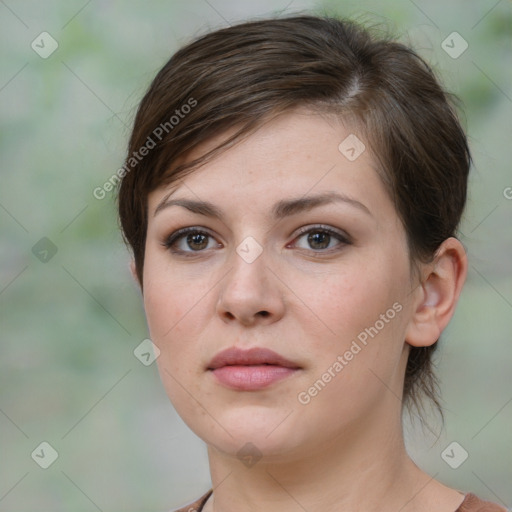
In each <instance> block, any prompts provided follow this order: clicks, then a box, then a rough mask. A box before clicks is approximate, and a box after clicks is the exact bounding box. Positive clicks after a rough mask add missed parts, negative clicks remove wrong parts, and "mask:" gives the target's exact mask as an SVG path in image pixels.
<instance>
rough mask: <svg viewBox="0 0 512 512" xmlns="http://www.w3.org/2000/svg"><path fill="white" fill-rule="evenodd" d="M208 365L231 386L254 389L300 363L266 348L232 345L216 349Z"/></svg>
mask: <svg viewBox="0 0 512 512" xmlns="http://www.w3.org/2000/svg"><path fill="white" fill-rule="evenodd" d="M207 369H208V370H209V371H211V372H212V373H213V374H214V375H215V377H216V378H217V379H218V380H219V381H220V382H221V383H222V384H224V385H226V386H228V387H230V388H234V389H238V390H241V391H254V390H258V389H262V388H265V387H267V386H270V385H271V384H273V383H274V382H277V381H279V380H282V379H284V378H286V377H289V376H290V375H292V374H293V373H295V372H296V371H297V370H299V369H300V366H298V365H297V364H295V363H293V362H292V361H290V360H288V359H286V358H285V357H283V356H281V355H279V354H277V353H276V352H274V351H272V350H269V349H265V348H257V347H256V348H252V349H249V350H241V349H239V348H236V347H231V348H228V349H226V350H223V351H222V352H219V353H218V354H217V355H216V356H215V357H214V358H213V359H212V360H211V361H210V363H209V364H208V368H207Z"/></svg>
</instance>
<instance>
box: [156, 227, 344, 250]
mask: <svg viewBox="0 0 512 512" xmlns="http://www.w3.org/2000/svg"><path fill="white" fill-rule="evenodd" d="M192 233H193V234H199V235H205V236H207V237H211V238H214V236H213V235H211V234H210V233H209V232H208V231H205V230H204V229H200V228H198V227H193V226H192V227H188V228H182V229H178V230H177V231H175V232H174V233H171V234H170V235H169V236H168V237H167V238H166V239H165V240H164V241H163V242H162V245H163V246H164V247H165V248H166V249H168V250H169V251H170V252H171V253H173V254H177V255H182V256H184V257H194V256H197V255H199V254H200V253H202V252H205V249H203V250H199V251H192V250H190V251H182V250H181V249H175V246H176V244H177V243H178V242H179V241H180V240H181V239H182V238H183V237H185V236H186V235H188V234H192ZM308 233H325V234H327V235H329V236H331V237H334V238H335V239H337V240H338V242H339V244H337V245H336V246H335V247H331V248H330V249H320V250H315V249H306V250H309V251H312V252H313V253H314V254H318V255H320V254H322V253H323V254H325V253H328V254H329V253H331V252H333V251H335V250H339V246H340V245H341V246H345V245H351V244H352V240H351V238H350V237H349V235H347V234H346V233H343V232H340V231H337V230H334V229H332V228H330V227H328V226H324V225H321V224H319V225H316V226H305V227H303V228H301V229H300V230H299V232H298V233H297V235H296V236H295V238H294V240H293V241H296V240H297V239H299V238H300V237H302V236H303V235H306V234H308ZM287 247H288V246H287Z"/></svg>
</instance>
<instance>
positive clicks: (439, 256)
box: [405, 238, 467, 347]
mask: <svg viewBox="0 0 512 512" xmlns="http://www.w3.org/2000/svg"><path fill="white" fill-rule="evenodd" d="M466 275H467V257H466V251H465V250H464V247H463V246H462V244H461V243H460V242H459V241H458V240H457V239H456V238H448V239H446V240H445V241H444V242H443V243H442V244H441V245H440V246H439V249H438V250H437V252H436V255H435V258H434V260H433V261H432V262H431V263H429V264H426V265H425V267H424V272H423V277H422V281H421V283H420V285H419V288H418V290H417V295H416V297H417V300H416V303H415V305H414V311H413V312H412V316H411V320H410V322H409V325H408V327H407V332H406V338H405V341H406V342H407V343H408V344H409V345H412V346H414V347H427V346H429V345H433V344H434V343H435V342H436V341H437V340H438V339H439V337H440V335H441V333H442V331H443V330H444V329H445V327H446V326H447V325H448V322H449V321H450V319H451V318H452V316H453V314H454V312H455V307H456V305H457V302H458V300H459V296H460V292H461V290H462V286H463V285H464V281H465V280H466Z"/></svg>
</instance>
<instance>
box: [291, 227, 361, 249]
mask: <svg viewBox="0 0 512 512" xmlns="http://www.w3.org/2000/svg"><path fill="white" fill-rule="evenodd" d="M349 244H351V241H350V239H349V237H348V235H345V234H344V233H342V232H338V231H334V230H333V229H331V228H327V227H320V226H317V227H313V228H311V227H310V228H308V229H304V230H302V232H301V233H300V234H299V236H298V237H297V238H296V240H295V243H294V245H295V246H296V247H298V248H299V249H308V250H312V251H316V252H328V251H329V250H331V249H336V248H341V247H343V246H345V245H349Z"/></svg>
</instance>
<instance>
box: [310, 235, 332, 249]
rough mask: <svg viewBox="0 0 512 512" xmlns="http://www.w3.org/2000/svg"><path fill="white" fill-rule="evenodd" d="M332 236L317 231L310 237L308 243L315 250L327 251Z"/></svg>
mask: <svg viewBox="0 0 512 512" xmlns="http://www.w3.org/2000/svg"><path fill="white" fill-rule="evenodd" d="M330 239H331V235H329V234H328V233H322V232H320V231H317V232H316V233H310V234H309V235H308V242H309V244H310V246H311V247H312V248H313V249H325V248H326V247H328V246H329V242H330Z"/></svg>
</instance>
